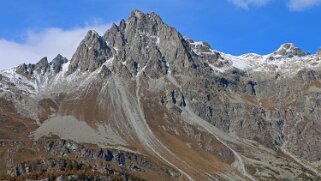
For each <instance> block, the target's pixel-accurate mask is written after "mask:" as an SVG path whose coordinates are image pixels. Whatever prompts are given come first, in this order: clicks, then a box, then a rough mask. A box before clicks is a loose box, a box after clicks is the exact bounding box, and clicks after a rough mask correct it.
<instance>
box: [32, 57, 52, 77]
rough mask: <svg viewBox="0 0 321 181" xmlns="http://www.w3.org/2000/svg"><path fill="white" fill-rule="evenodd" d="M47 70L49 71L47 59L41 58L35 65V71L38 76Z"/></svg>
mask: <svg viewBox="0 0 321 181" xmlns="http://www.w3.org/2000/svg"><path fill="white" fill-rule="evenodd" d="M48 70H49V63H48V60H47V57H44V58H42V59H41V60H40V61H39V62H38V63H36V65H35V71H36V72H37V73H38V74H45V73H46V72H47V71H48Z"/></svg>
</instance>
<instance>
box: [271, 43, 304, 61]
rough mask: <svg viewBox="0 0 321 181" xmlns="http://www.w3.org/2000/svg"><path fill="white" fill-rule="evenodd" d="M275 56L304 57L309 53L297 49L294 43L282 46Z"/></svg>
mask: <svg viewBox="0 0 321 181" xmlns="http://www.w3.org/2000/svg"><path fill="white" fill-rule="evenodd" d="M273 54H274V55H279V56H286V57H290V58H291V57H294V56H298V57H303V56H306V55H308V54H309V53H306V52H304V51H303V50H301V49H300V48H298V47H296V46H295V45H294V44H293V43H285V44H282V45H281V47H280V48H279V49H278V50H277V51H275V52H274V53H273Z"/></svg>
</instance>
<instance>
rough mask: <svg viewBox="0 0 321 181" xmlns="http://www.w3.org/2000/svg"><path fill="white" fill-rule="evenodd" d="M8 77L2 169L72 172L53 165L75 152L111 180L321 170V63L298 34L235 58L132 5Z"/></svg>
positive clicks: (1, 90)
mask: <svg viewBox="0 0 321 181" xmlns="http://www.w3.org/2000/svg"><path fill="white" fill-rule="evenodd" d="M0 75H1V76H0V103H1V104H0V108H1V109H0V116H2V117H3V118H4V119H3V120H4V121H3V123H4V124H5V125H6V127H3V128H1V129H0V136H1V138H2V139H0V141H2V142H3V144H1V145H3V146H0V151H1V153H4V155H5V156H4V158H5V159H2V158H0V159H2V160H3V163H5V165H0V168H5V173H4V171H2V170H0V175H2V174H4V175H9V176H11V177H15V178H16V177H20V178H27V177H28V178H29V176H30V174H31V173H37V172H38V171H39V170H37V169H38V168H46V169H45V173H47V174H49V173H51V172H52V171H57V170H59V171H61V172H59V173H60V175H59V176H63V177H64V178H65V177H66V178H65V179H66V180H67V179H68V178H67V175H68V172H64V171H66V168H68V167H64V166H59V167H58V166H57V167H50V166H48V165H50V164H49V163H50V162H51V161H52V163H53V165H60V164H58V163H59V162H60V161H59V159H61V158H66V157H68V158H70V159H71V160H69V161H68V160H67V161H66V160H65V162H66V164H62V165H67V162H70V163H71V162H73V163H74V164H76V165H77V166H75V169H76V170H77V169H78V170H77V171H79V172H81V171H84V170H86V169H85V167H84V166H83V167H82V166H79V165H81V164H87V166H86V168H89V169H90V170H91V171H95V172H97V173H99V174H100V176H101V177H103V179H105V180H108V179H111V176H119V177H121V178H125V177H126V174H134V175H135V174H137V175H138V176H139V177H142V178H144V179H146V180H155V179H156V180H206V179H208V180H281V179H288V178H290V179H294V180H305V179H311V180H318V179H320V178H321V176H320V174H319V171H320V167H319V165H320V163H319V160H320V159H321V158H320V154H319V150H320V148H321V144H320V143H319V141H318V140H319V139H321V134H319V131H318V129H319V127H320V125H321V123H320V122H319V121H318V120H319V114H318V111H319V110H321V106H320V104H319V103H320V95H319V92H320V91H321V80H320V79H321V65H320V62H319V60H318V55H317V54H307V53H305V52H303V51H302V50H300V49H299V48H297V47H295V46H294V45H293V44H284V45H281V47H280V48H279V49H278V50H276V51H275V52H273V53H271V54H268V55H263V56H262V55H257V54H247V55H242V56H232V55H229V54H225V53H223V52H219V51H216V50H213V49H212V48H211V46H210V45H209V44H208V43H206V42H194V41H193V40H191V39H188V38H186V37H184V36H183V35H181V34H180V33H179V32H178V31H176V30H175V29H174V28H172V27H170V26H169V25H167V24H166V23H164V22H163V21H162V19H161V18H160V17H159V16H158V15H157V14H156V13H149V14H148V13H146V14H145V13H143V12H141V11H139V10H134V11H133V12H132V13H131V15H130V17H129V18H128V20H127V21H125V20H121V21H120V22H119V25H116V24H113V25H112V27H111V28H110V29H109V30H107V31H106V32H105V34H104V35H102V36H100V35H99V34H98V33H96V32H94V31H89V32H88V33H87V34H86V36H85V38H84V39H83V40H82V41H81V43H80V45H79V46H78V48H77V50H76V52H75V54H74V55H73V56H72V58H71V60H67V59H66V58H65V57H63V56H62V55H57V57H56V58H54V59H53V60H52V61H50V62H49V61H48V60H47V58H46V57H44V58H42V59H41V60H40V61H39V62H38V63H36V64H28V65H26V64H23V65H20V66H18V67H16V68H13V69H8V70H2V71H0ZM0 121H1V120H0ZM17 125H19V126H17ZM16 126H17V127H16ZM17 129H18V132H19V137H18V136H17V137H15V136H13V135H12V134H11V132H12V130H13V132H15V130H17ZM11 140H12V141H13V142H14V141H16V140H17V143H14V144H13V143H12V142H10V141H11ZM302 140H303V141H302ZM8 141H9V142H8ZM15 144H17V145H18V146H17V147H15ZM31 145H34V147H35V148H33V147H32V146H31ZM19 146H20V147H21V148H23V149H26V150H28V153H30V155H31V156H30V157H28V158H26V156H25V155H24V154H23V153H22V152H21V150H20V149H19ZM37 154H38V155H43V156H44V158H45V159H44V160H43V161H41V160H38V162H36V163H35V162H34V161H33V159H35V160H37V159H38V158H36V157H35V155H37ZM10 155H15V157H17V158H19V159H17V160H12V159H11V158H10ZM48 155H50V157H52V159H53V160H51V161H50V160H47V158H48V157H49V156H48ZM78 161H79V162H80V163H78ZM1 164H2V163H1ZM70 168H73V167H70ZM28 170H32V171H28ZM67 170H68V169H67ZM87 170H88V169H87ZM77 173H78V172H77ZM106 174H107V175H106ZM74 176H75V177H76V178H78V177H77V174H76V173H75V174H74Z"/></svg>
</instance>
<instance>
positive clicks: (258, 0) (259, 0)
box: [228, 0, 271, 9]
mask: <svg viewBox="0 0 321 181" xmlns="http://www.w3.org/2000/svg"><path fill="white" fill-rule="evenodd" d="M228 1H229V2H231V3H233V4H234V5H235V6H237V7H239V8H242V9H249V7H251V6H254V7H262V6H264V5H267V4H268V3H269V2H270V1H271V0H228Z"/></svg>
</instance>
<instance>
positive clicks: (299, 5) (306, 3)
mask: <svg viewBox="0 0 321 181" xmlns="http://www.w3.org/2000/svg"><path fill="white" fill-rule="evenodd" d="M320 4H321V0H289V2H288V7H289V8H290V10H292V11H304V10H306V9H309V8H312V7H314V6H318V5H320Z"/></svg>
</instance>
